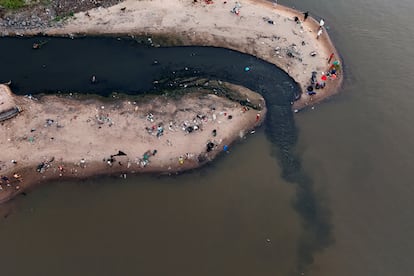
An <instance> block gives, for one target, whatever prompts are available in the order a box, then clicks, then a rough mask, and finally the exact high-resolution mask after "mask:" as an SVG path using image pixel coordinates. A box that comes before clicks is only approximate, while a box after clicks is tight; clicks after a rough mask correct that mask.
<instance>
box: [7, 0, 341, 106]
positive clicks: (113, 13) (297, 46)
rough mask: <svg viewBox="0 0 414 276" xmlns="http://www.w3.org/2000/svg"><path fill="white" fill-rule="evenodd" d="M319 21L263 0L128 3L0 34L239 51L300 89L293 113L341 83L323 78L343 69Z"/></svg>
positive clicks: (336, 78)
mask: <svg viewBox="0 0 414 276" xmlns="http://www.w3.org/2000/svg"><path fill="white" fill-rule="evenodd" d="M295 17H297V20H296V21H295ZM319 20H320V18H317V19H315V18H313V17H312V14H310V16H309V17H308V18H307V19H306V20H304V14H303V12H302V11H297V10H294V9H291V8H288V7H285V6H282V5H279V4H274V3H272V2H271V1H266V0H242V1H222V0H220V1H218V0H217V1H206V0H198V1H194V0H140V1H136V0H126V1H123V2H121V3H119V4H117V5H114V6H111V7H107V8H102V7H98V8H95V9H91V10H88V11H85V12H79V13H76V14H75V15H74V16H73V17H70V18H68V19H67V20H65V21H63V22H60V24H58V26H56V27H53V26H52V27H48V28H41V29H36V28H29V29H25V30H18V31H16V30H7V29H4V28H3V29H0V30H1V32H2V33H3V34H4V35H10V34H18V35H33V34H38V33H42V34H46V35H70V36H79V35H129V36H146V37H148V39H149V41H151V42H152V43H153V45H154V46H168V45H203V46H217V47H224V48H229V49H233V50H237V51H240V52H243V53H247V54H251V55H254V56H256V57H258V58H261V59H263V60H266V61H268V62H270V63H273V64H275V65H276V66H278V67H279V68H281V69H282V70H284V71H285V72H286V73H287V74H289V75H290V76H291V77H292V78H293V79H294V80H295V81H296V82H297V83H298V84H299V86H300V88H301V90H302V96H301V98H300V99H299V100H297V101H295V102H294V103H293V105H292V109H294V110H300V109H302V108H305V107H307V106H309V105H313V104H315V103H318V102H320V101H322V100H323V99H326V98H327V97H329V96H331V95H333V94H335V93H337V91H338V90H339V87H340V86H341V83H342V80H343V76H342V72H341V70H338V68H337V67H336V71H337V72H336V73H335V76H334V78H329V77H328V78H327V79H326V80H322V79H321V78H322V77H323V75H324V74H326V73H327V72H328V71H329V68H331V66H332V63H333V62H335V61H337V63H339V64H341V60H340V56H339V54H338V52H337V51H336V49H335V47H334V45H333V43H332V41H331V39H330V38H329V35H328V32H327V30H326V28H325V26H323V27H322V32H321V35H320V36H319V38H317V33H318V29H319V22H320V21H319ZM325 24H329V23H328V22H327V23H325ZM332 54H333V57H332V59H331V60H329V58H330V56H331V55H332ZM328 61H329V62H328ZM312 72H315V73H314V75H315V82H318V81H319V82H324V83H325V84H326V86H325V87H324V89H321V90H314V93H310V94H312V95H309V93H308V91H307V89H308V87H309V85H310V84H311V77H312Z"/></svg>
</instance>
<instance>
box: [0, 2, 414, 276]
mask: <svg viewBox="0 0 414 276" xmlns="http://www.w3.org/2000/svg"><path fill="white" fill-rule="evenodd" d="M280 2H282V3H284V4H286V5H289V6H293V5H294V6H296V8H298V9H301V10H309V11H310V13H311V14H312V15H314V16H316V17H323V18H324V19H325V22H326V25H327V26H328V27H329V28H330V29H329V32H330V34H331V36H332V38H333V40H334V42H335V44H336V45H337V48H338V50H339V52H340V53H341V54H342V57H343V59H344V60H345V70H346V72H347V78H346V80H345V84H344V87H343V89H342V91H341V93H340V94H339V95H337V96H335V97H333V98H332V99H330V100H328V101H326V102H325V103H323V104H321V105H318V106H316V107H315V109H314V110H312V109H310V110H308V111H305V112H302V113H299V114H296V115H295V117H294V119H295V121H294V123H293V128H297V132H296V130H290V131H287V132H286V135H287V137H285V138H286V140H287V141H289V140H295V137H296V135H297V139H298V140H297V143H296V142H295V143H293V144H294V146H293V150H291V149H290V148H289V152H288V153H289V155H288V157H289V156H292V155H291V152H292V151H293V152H294V153H295V154H296V156H298V160H300V164H301V166H299V167H297V166H296V165H295V164H296V163H295V162H293V163H292V164H291V166H286V163H284V162H282V161H283V160H282V158H283V157H281V155H283V152H282V153H281V154H280V153H279V154H275V153H274V150H275V144H277V145H279V149H280V147H282V148H284V147H283V145H285V146H286V144H288V146H289V143H288V142H287V141H284V138H283V137H284V135H283V134H284V132H283V131H284V129H286V128H287V129H289V127H288V126H290V127H292V122H289V123H288V124H287V125H288V126H287V127H286V128H281V129H279V132H280V133H282V135H280V136H278V141H275V140H272V139H271V138H269V137H272V136H269V135H271V134H269V132H268V131H265V129H261V130H259V131H258V132H256V133H255V134H254V135H252V136H249V137H248V139H247V140H245V141H243V142H241V143H239V144H237V145H235V146H234V147H232V149H231V153H230V154H227V155H225V156H222V157H221V158H219V159H218V160H217V161H216V162H214V163H213V164H212V165H211V166H208V167H206V168H203V169H201V170H197V171H194V172H190V173H186V174H184V175H181V176H175V177H170V178H165V177H162V178H159V177H151V176H128V178H127V179H126V180H123V179H118V178H114V177H106V178H94V179H90V180H88V181H80V182H62V183H50V184H48V185H44V186H42V187H40V188H38V189H36V190H35V191H33V192H32V193H30V194H28V196H26V197H19V198H17V199H16V200H14V201H13V202H12V203H10V205H9V206H11V207H10V208H12V209H13V212H12V213H11V214H10V215H9V216H8V217H7V218H6V219H2V220H1V221H0V236H1V241H2V250H1V251H0V264H1V269H2V272H4V273H5V274H10V275H74V274H78V275H137V274H138V275H141V274H146V275H236V274H237V275H298V274H297V272H298V270H304V271H305V272H306V273H305V275H344V276H345V275H376V276H378V275H412V272H411V270H412V269H411V260H412V256H413V253H414V242H413V240H414V234H413V233H414V222H413V220H412V210H413V209H414V203H413V200H412V199H413V198H414V189H413V186H412V182H413V181H412V179H413V177H412V167H413V165H412V163H413V162H412V161H413V158H414V142H413V139H412V137H413V130H412V127H411V117H412V113H413V111H412V107H413V106H414V96H413V95H412V91H411V90H412V89H411V88H412V87H413V86H414V79H413V78H412V77H410V72H411V68H412V67H413V66H414V60H413V57H414V50H413V48H412V47H411V46H412V42H413V37H414V36H413V34H414V22H413V21H414V19H413V18H412V16H411V13H410V11H412V10H413V9H414V3H413V2H412V1H408V0H399V1H393V2H388V1H381V0H374V1H368V2H366V1H356V0H354V1H351V2H349V1H346V2H340V3H339V2H337V1H327V0H303V1H288V2H286V1H279V3H280ZM1 42H2V40H0V43H1ZM19 45H20V44H19ZM16 47H17V46H16ZM21 47H23V46H21ZM56 55H57V56H59V54H58V53H56ZM231 55H232V54H231ZM220 58H221V59H223V56H220ZM233 58H235V57H233V56H231V57H228V56H227V57H226V58H225V59H224V60H225V61H226V62H228V63H229V64H230V66H233V67H234V69H236V70H237V69H240V70H241V72H240V76H246V74H244V73H245V72H243V68H244V66H246V65H245V64H249V65H250V63H249V62H242V61H239V60H233ZM3 60H4V59H3ZM9 62H14V61H13V60H11V61H9ZM126 62H127V61H126ZM148 62H151V60H148ZM32 65H33V64H30V63H28V66H29V67H30V66H32ZM183 65H184V64H178V65H177V68H178V69H179V68H183ZM33 66H34V65H33ZM171 66H172V67H173V66H175V65H174V64H171ZM172 67H168V68H169V69H171V70H174V69H175V68H172ZM184 67H185V65H184ZM87 68H88V66H87V65H85V68H83V69H82V70H85V72H84V75H85V76H87V77H85V79H84V80H83V81H86V82H87V81H88V80H87V79H88V78H89V75H90V74H91V72H92V71H93V70H92V71H87ZM199 68H203V66H200V67H199ZM29 69H30V70H29V71H28V72H32V71H33V68H29ZM94 69H95V68H94ZM53 70H54V71H52V72H56V71H58V70H59V67H56V68H55V69H53ZM108 70H109V69H108ZM113 71H114V70H113ZM215 71H217V70H215ZM221 71H225V70H221ZM252 71H254V70H252ZM20 72H22V71H20ZM23 72H24V70H23ZM222 73H223V72H222ZM2 74H3V72H2ZM114 74H117V73H114ZM243 74H244V75H243ZM120 75H121V74H120ZM149 76H152V75H149ZM30 77H31V75H30V74H26V77H25V79H29V78H30ZM278 78H279V77H278ZM68 79H71V78H68ZM49 81H50V83H51V84H53V83H54V82H57V81H56V79H55V78H53V77H51V78H49ZM73 81H74V80H73V78H72V82H73ZM103 81H107V80H106V79H104V80H103ZM149 81H151V80H150V79H149ZM261 81H263V80H262V79H261ZM266 81H267V80H266ZM269 81H270V80H269ZM255 82H257V81H254V80H253V81H252V83H255ZM21 83H23V82H21ZM39 83H40V81H39ZM68 83H71V82H69V81H68ZM16 85H18V86H19V87H20V88H21V89H22V90H21V91H22V93H27V91H25V90H24V89H26V88H24V85H23V84H16ZM102 85H103V84H102ZM246 85H248V84H246ZM35 86H36V81H33V82H32V83H31V84H30V85H27V87H28V88H30V89H34V88H35ZM286 86H288V85H287V84H286ZM39 87H40V88H44V87H45V86H42V85H40V86H39ZM105 87H106V86H105ZM149 88H150V89H151V87H150V86H149ZM264 89H265V88H264ZM259 90H260V89H259ZM279 111H280V110H279ZM279 114H283V112H281V113H279ZM288 121H289V120H288ZM273 137H274V136H273ZM293 156H295V155H294V154H293ZM294 161H295V160H294ZM295 168H299V169H298V170H299V174H293V176H292V174H289V172H287V171H286V170H288V169H291V170H293V171H294V170H295ZM298 183H299V184H298ZM301 185H303V186H301ZM307 187H311V189H310V190H307ZM298 202H301V203H303V204H299V205H298V204H297V203H298ZM316 203H317V204H316ZM315 204H316V205H315ZM3 208H4V207H3ZM306 210H308V212H306ZM312 210H313V211H312ZM312 222H313V223H312ZM315 222H319V223H315Z"/></svg>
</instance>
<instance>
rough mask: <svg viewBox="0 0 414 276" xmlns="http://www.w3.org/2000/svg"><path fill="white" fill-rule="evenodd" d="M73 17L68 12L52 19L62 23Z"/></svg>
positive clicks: (72, 14) (72, 13) (71, 13)
mask: <svg viewBox="0 0 414 276" xmlns="http://www.w3.org/2000/svg"><path fill="white" fill-rule="evenodd" d="M0 1H1V0H0ZM74 15H75V14H74V12H69V13H67V14H61V15H57V16H56V17H55V18H53V21H56V22H59V21H64V20H66V19H68V18H70V17H73V16H74Z"/></svg>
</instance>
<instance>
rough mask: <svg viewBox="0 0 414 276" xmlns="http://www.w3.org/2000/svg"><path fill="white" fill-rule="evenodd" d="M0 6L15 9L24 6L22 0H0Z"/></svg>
mask: <svg viewBox="0 0 414 276" xmlns="http://www.w3.org/2000/svg"><path fill="white" fill-rule="evenodd" d="M0 6H1V7H4V8H6V9H10V10H17V9H20V8H22V7H24V6H25V1H24V0H0Z"/></svg>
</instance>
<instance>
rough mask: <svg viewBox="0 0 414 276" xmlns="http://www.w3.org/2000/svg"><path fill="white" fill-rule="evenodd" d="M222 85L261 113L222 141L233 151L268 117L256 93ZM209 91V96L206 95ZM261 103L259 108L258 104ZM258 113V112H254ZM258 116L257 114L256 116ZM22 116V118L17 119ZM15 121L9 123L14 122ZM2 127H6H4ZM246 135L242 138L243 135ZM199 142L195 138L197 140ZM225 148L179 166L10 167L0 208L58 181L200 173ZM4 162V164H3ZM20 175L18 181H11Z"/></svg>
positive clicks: (91, 162) (97, 162)
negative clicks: (249, 100)
mask: <svg viewBox="0 0 414 276" xmlns="http://www.w3.org/2000/svg"><path fill="white" fill-rule="evenodd" d="M220 85H221V86H222V87H224V88H225V89H227V90H228V91H230V92H231V93H232V95H235V94H237V95H239V96H240V98H249V99H251V102H250V103H251V104H253V105H256V106H259V108H260V110H258V112H259V111H260V117H258V118H257V120H256V121H254V122H251V123H248V122H245V123H244V124H240V125H239V127H237V131H234V132H231V133H229V134H228V135H227V136H226V137H224V139H222V141H221V143H220V145H227V146H228V147H230V146H231V145H233V144H235V143H237V142H240V141H242V140H243V139H245V138H246V136H248V135H249V134H250V132H251V131H252V130H254V129H256V128H258V127H260V126H261V125H262V124H263V122H264V120H265V117H266V112H267V109H266V106H265V104H263V103H265V102H264V99H263V97H262V96H261V95H260V94H258V93H256V92H254V91H251V90H249V89H247V88H245V87H241V86H239V85H236V84H232V83H228V82H220ZM0 86H1V87H0V89H3V90H4V91H5V92H6V93H7V94H9V95H10V96H11V97H12V98H13V100H15V102H16V103H17V104H18V105H19V107H20V108H21V109H22V110H23V112H24V109H25V107H24V105H22V104H21V101H20V100H19V98H24V96H18V95H15V94H13V92H12V91H11V89H10V88H9V86H7V85H3V84H0ZM214 89H215V88H214V85H212V86H211V87H208V88H206V87H204V88H203V91H204V93H207V94H208V93H211V94H214V95H217V94H216V93H214V92H213V91H214ZM207 91H209V92H207ZM184 94H187V95H188V94H190V95H191V96H193V94H192V93H188V92H185V93H184ZM146 97H153V98H157V97H163V96H162V95H152V96H146ZM220 97H222V98H223V99H226V100H227V101H228V102H232V103H236V102H238V99H229V97H226V95H222V96H220ZM50 99H51V100H55V101H56V100H59V96H53V95H44V96H42V97H40V99H38V101H39V102H40V103H41V104H45V103H43V101H46V100H49V101H48V105H50ZM128 99H129V98H128V95H124V97H123V98H122V99H121V100H114V101H111V102H112V103H115V102H116V101H120V102H125V101H127V100H128ZM72 100H73V101H76V102H78V104H79V105H82V103H85V102H88V103H89V104H90V103H91V102H95V103H98V104H99V105H101V104H102V103H103V102H102V98H96V97H94V96H93V95H91V97H88V98H84V97H82V98H81V99H72ZM257 103H258V104H257ZM253 109H254V110H255V108H253ZM255 114H256V113H255ZM18 116H19V115H18ZM12 120H13V119H10V120H9V121H10V122H11V121H12ZM2 126H3V124H2ZM241 133H243V135H241ZM195 139H196V138H195ZM200 143H202V145H204V142H201V141H200ZM224 153H225V152H224V151H223V148H222V146H216V147H215V148H213V149H212V150H211V151H209V152H204V151H202V152H197V155H198V156H202V157H203V159H200V158H198V159H187V158H186V159H184V160H183V162H178V161H177V160H175V159H170V160H163V161H161V164H156V165H153V163H151V164H150V165H148V166H144V167H142V166H141V165H140V164H138V163H135V162H132V160H131V162H129V161H128V162H127V161H126V160H130V159H129V157H128V158H127V159H125V160H124V159H121V158H122V157H119V158H120V160H122V162H123V163H125V164H126V163H128V164H129V165H128V166H108V164H107V163H106V162H103V161H102V159H99V160H88V161H87V163H85V164H82V163H80V162H59V161H58V160H53V161H51V162H47V166H48V167H47V170H45V171H44V172H42V173H40V172H39V171H38V170H37V168H38V166H39V164H38V163H36V162H32V163H21V162H17V163H16V164H15V165H11V166H10V167H9V168H6V169H4V170H1V175H2V176H3V175H7V176H8V178H9V181H10V186H8V185H7V186H6V185H5V183H3V184H2V186H3V190H2V191H0V204H2V203H5V202H7V201H10V200H11V199H13V198H15V197H16V196H18V195H19V194H23V195H25V194H26V192H28V191H31V190H33V189H34V188H36V187H37V186H39V185H40V184H43V183H48V182H53V181H57V180H70V179H79V180H85V179H87V178H89V177H98V176H120V177H121V178H126V177H127V175H129V174H142V173H144V174H151V175H176V174H180V173H184V172H188V171H191V170H194V169H198V168H200V167H203V166H205V165H207V164H209V163H211V162H212V161H213V160H215V159H216V158H217V157H218V156H219V155H222V154H224ZM3 161H5V160H3ZM10 161H11V160H6V162H10ZM15 173H17V174H18V175H19V177H16V178H14V177H12V175H14V174H15Z"/></svg>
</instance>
